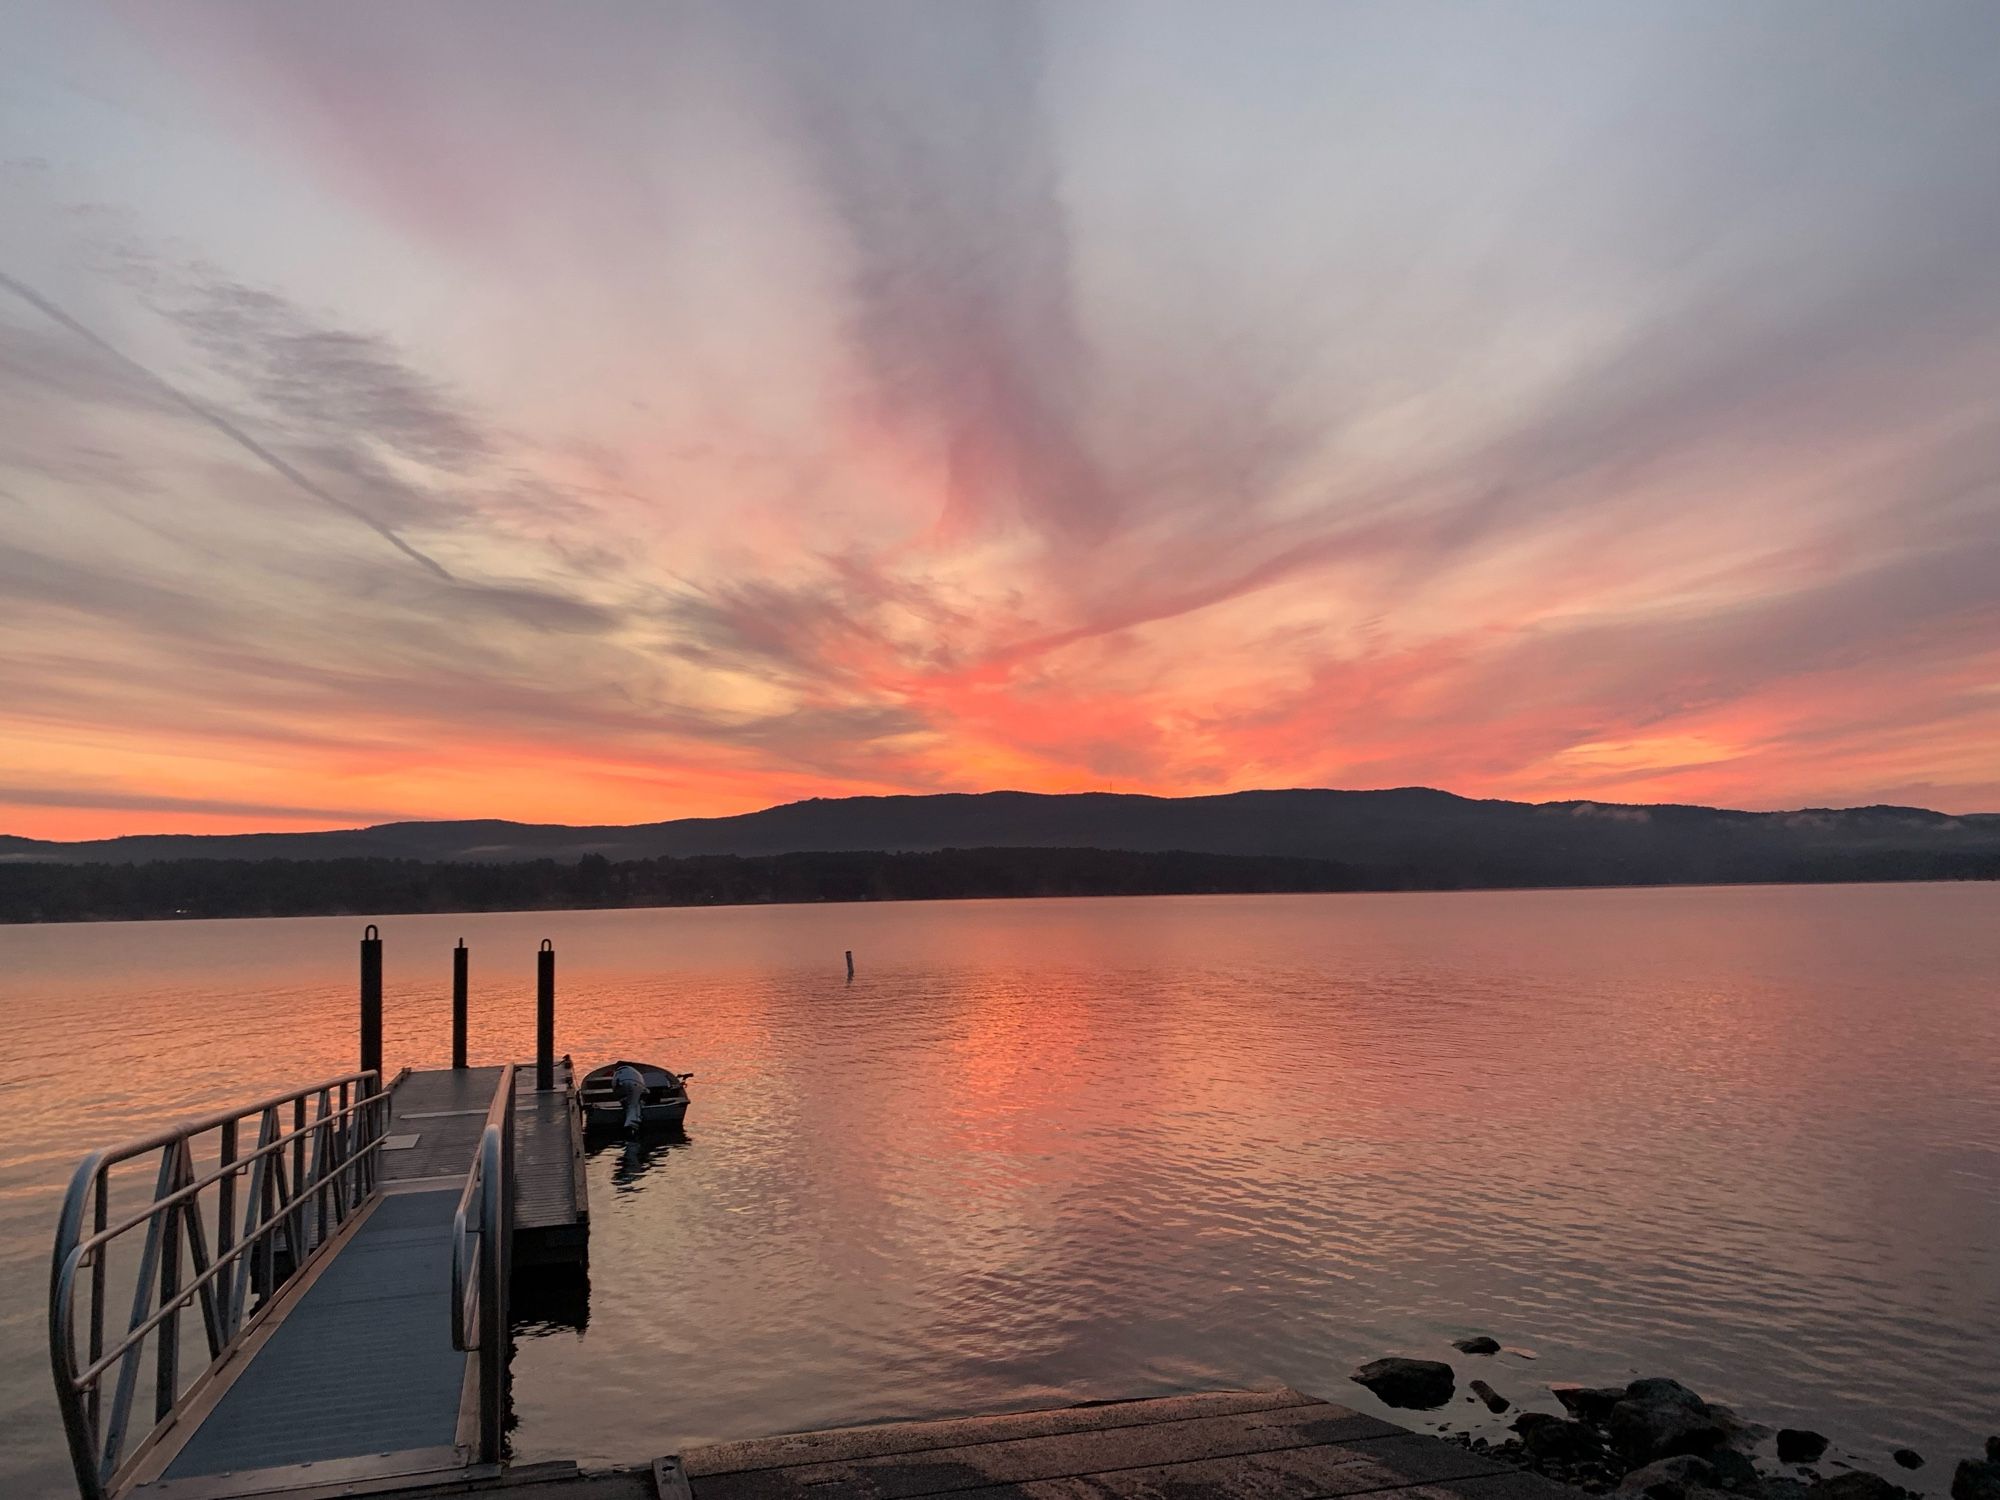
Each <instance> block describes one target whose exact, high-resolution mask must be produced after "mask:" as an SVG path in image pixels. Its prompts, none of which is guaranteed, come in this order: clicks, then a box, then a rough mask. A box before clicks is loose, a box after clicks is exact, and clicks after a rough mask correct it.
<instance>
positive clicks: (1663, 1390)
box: [1625, 1375, 1708, 1412]
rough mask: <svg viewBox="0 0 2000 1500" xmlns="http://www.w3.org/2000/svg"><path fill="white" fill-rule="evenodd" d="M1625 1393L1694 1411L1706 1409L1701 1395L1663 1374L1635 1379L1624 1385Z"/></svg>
mask: <svg viewBox="0 0 2000 1500" xmlns="http://www.w3.org/2000/svg"><path fill="white" fill-rule="evenodd" d="M1625 1394H1626V1395H1628V1396H1631V1397H1633V1398H1634V1399H1636V1400H1640V1401H1669V1402H1672V1403H1673V1404H1675V1405H1677V1406H1686V1407H1691V1408H1693V1409H1694V1410H1696V1411H1702V1412H1705V1411H1707V1410H1708V1403H1707V1402H1706V1401H1703V1400H1702V1399H1701V1397H1699V1396H1697V1395H1696V1394H1695V1393H1694V1392H1693V1391H1691V1390H1689V1389H1688V1388H1687V1387H1686V1386H1684V1385H1682V1384H1681V1383H1680V1382H1679V1381H1678V1380H1668V1379H1667V1378H1666V1377H1665V1376H1663V1375H1649V1376H1647V1377H1646V1378H1645V1379H1643V1380H1635V1381H1633V1382H1632V1383H1631V1384H1630V1385H1628V1386H1626V1387H1625Z"/></svg>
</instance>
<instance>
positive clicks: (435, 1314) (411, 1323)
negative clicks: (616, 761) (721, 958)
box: [132, 1059, 589, 1500]
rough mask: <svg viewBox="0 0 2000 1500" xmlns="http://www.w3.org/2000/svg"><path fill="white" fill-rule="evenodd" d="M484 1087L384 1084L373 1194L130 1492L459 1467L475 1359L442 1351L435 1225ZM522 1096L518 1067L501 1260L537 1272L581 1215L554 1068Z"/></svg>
mask: <svg viewBox="0 0 2000 1500" xmlns="http://www.w3.org/2000/svg"><path fill="white" fill-rule="evenodd" d="M502 1072H503V1070H502V1068H500V1067H485V1068H461V1069H438V1070H432V1071H424V1072H406V1073H404V1074H403V1075H402V1076H401V1077H399V1078H398V1079H397V1080H396V1081H395V1083H394V1085H393V1086H392V1088H391V1091H390V1107H389V1118H388V1124H387V1127H386V1132H385V1139H384V1141H383V1146H382V1152H381V1171H380V1182H381V1191H380V1193H379V1195H378V1196H377V1197H376V1198H375V1199H374V1200H373V1201H372V1202H370V1203H369V1204H367V1205H366V1206H365V1207H364V1208H363V1209H362V1211H361V1212H359V1213H358V1214H356V1215H355V1216H354V1217H353V1218H352V1219H350V1220H349V1222H348V1223H346V1224H345V1225H343V1226H342V1227H341V1230H340V1233H339V1234H338V1235H337V1236H336V1237H335V1239H334V1241H333V1242H331V1243H329V1245H328V1246H327V1248H326V1250H325V1252H324V1253H322V1254H321V1255H320V1256H319V1257H318V1258H317V1259H316V1260H315V1261H314V1263H313V1264H312V1265H311V1266H310V1267H309V1269H308V1270H307V1272H306V1273H305V1274H303V1275H301V1276H300V1277H298V1278H297V1279H295V1280H294V1281H293V1282H292V1283H291V1284H289V1285H287V1286H286V1288H285V1289H284V1291H283V1293H282V1294H281V1296H280V1298H279V1300H278V1302H277V1303H276V1304H275V1305H274V1306H273V1307H272V1309H271V1310H270V1312H269V1314H268V1315H267V1316H265V1317H264V1318H262V1319H261V1320H260V1323H259V1325H258V1327H257V1329H256V1331H255V1332H254V1333H253V1334H252V1335H251V1337H250V1338H249V1339H248V1340H246V1342H245V1344H244V1346H243V1348H242V1349H241V1350H240V1351H239V1352H238V1353H237V1354H236V1356H235V1357H234V1358H233V1359H232V1360H231V1361H230V1363H229V1365H228V1366H226V1367H225V1370H224V1372H223V1378H221V1379H219V1380H217V1381H216V1382H215V1383H214V1385H213V1386H212V1387H211V1388H210V1389H208V1390H207V1391H205V1392H203V1393H202V1396H201V1397H200V1399H198V1400H196V1401H194V1402H192V1403H191V1404H190V1405H189V1406H188V1408H187V1409H186V1410H185V1411H183V1412H181V1413H180V1414H178V1415H177V1417H176V1420H175V1423H174V1426H173V1429H172V1430H170V1431H169V1432H168V1433H167V1434H165V1435H164V1437H163V1440H162V1441H161V1442H160V1443H158V1444H157V1446H156V1447H155V1449H154V1450H153V1452H152V1454H151V1455H149V1461H148V1463H147V1464H146V1466H145V1468H144V1469H143V1470H142V1471H141V1472H140V1473H139V1474H138V1475H136V1476H135V1482H136V1486H137V1487H136V1489H135V1490H133V1491H132V1493H134V1494H135V1495H138V1496H143V1497H145V1500H225V1497H236V1496H246V1495H257V1494H276V1493H292V1492H297V1491H299V1490H301V1489H306V1490H315V1489H319V1488H321V1487H322V1486H323V1484H324V1483H325V1482H327V1481H329V1480H331V1479H334V1478H335V1477H338V1478H339V1479H340V1480H341V1481H342V1482H344V1483H361V1482H370V1481H373V1482H380V1481H384V1480H393V1481H394V1482H397V1483H411V1482H416V1481H417V1480H418V1479H419V1478H420V1477H422V1476H430V1477H441V1476H444V1475H453V1476H463V1475H464V1474H465V1473H466V1472H467V1471H468V1470H469V1469H471V1468H474V1467H476V1465H475V1461H474V1459H475V1428H476V1424H477V1420H478V1406H477V1401H476V1396H477V1391H478V1386H479V1370H478V1363H479V1360H480V1359H481V1358H483V1357H484V1351H475V1352H470V1353H468V1352H466V1351H464V1350H461V1349H459V1348H456V1347H454V1343H453V1337H452V1238H453V1218H454V1214H455V1212H456V1210H457V1207H458V1204H459V1200H460V1194H461V1192H462V1190H463V1189H464V1184H465V1180H466V1174H467V1171H468V1169H469V1168H470V1166H471V1163H472V1161H473V1157H474V1155H475V1153H476V1151H477V1149H478V1146H479V1141H480V1137H481V1133H482V1131H483V1129H484V1126H485V1124H486V1120H487V1115H488V1111H489V1108H490V1107H491V1106H492V1101H493V1098H494V1094H495V1090H496V1088H497V1087H498V1085H499V1084H500V1082H501V1078H502ZM534 1083H535V1069H534V1067H533V1066H532V1065H526V1066H523V1067H521V1068H519V1069H518V1071H517V1073H516V1090H517V1092H516V1095H515V1101H514V1132H515V1158H514V1186H515V1191H514V1249H515V1251H516V1253H517V1255H521V1256H523V1258H525V1259H528V1260H530V1261H531V1262H533V1263H537V1264H548V1263H550V1262H558V1261H564V1260H568V1261H580V1260H581V1259H582V1257H583V1255H584V1253H585V1247H586V1245H587V1242H588V1231H589V1206H588V1203H587V1201H586V1198H585V1190H584V1181H583V1173H582V1160H583V1139H582V1122H581V1116H580V1114H579V1113H578V1111H577V1106H576V1097H575V1089H574V1087H573V1079H572V1076H571V1071H570V1065H569V1062H568V1060H567V1059H564V1060H563V1061H562V1062H560V1063H558V1064H557V1065H556V1068H555V1085H556V1086H555V1088H554V1089H552V1090H549V1091H546V1092H537V1091H536V1090H535V1088H534ZM496 1357H498V1358H501V1359H505V1357H506V1350H505V1349H504V1347H503V1348H502V1349H500V1350H498V1351H497V1352H496Z"/></svg>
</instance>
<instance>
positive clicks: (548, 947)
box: [542, 938, 556, 953]
mask: <svg viewBox="0 0 2000 1500" xmlns="http://www.w3.org/2000/svg"><path fill="white" fill-rule="evenodd" d="M555 951H556V945H555V944H554V943H552V942H550V941H549V940H548V939H547V938H543V939H542V952H544V953H553V952H555Z"/></svg>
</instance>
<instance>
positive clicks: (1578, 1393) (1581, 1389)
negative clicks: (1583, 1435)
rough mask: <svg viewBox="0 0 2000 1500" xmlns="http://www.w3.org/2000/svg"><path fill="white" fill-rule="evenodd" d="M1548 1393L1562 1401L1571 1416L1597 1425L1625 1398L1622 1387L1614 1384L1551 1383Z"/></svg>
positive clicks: (1602, 1422) (1601, 1423)
mask: <svg viewBox="0 0 2000 1500" xmlns="http://www.w3.org/2000/svg"><path fill="white" fill-rule="evenodd" d="M1549 1394H1550V1395H1552V1396H1554V1397H1555V1398H1556V1400H1558V1401H1560V1402H1562V1404H1563V1410H1564V1411H1566V1412H1568V1413H1569V1414H1570V1415H1571V1416H1573V1417H1576V1418H1577V1419H1579V1420H1580V1421H1584V1422H1595V1423H1597V1424H1598V1425H1599V1426H1602V1425H1603V1424H1604V1422H1605V1421H1606V1419H1607V1418H1609V1417H1610V1415H1611V1408H1612V1407H1614V1406H1616V1405H1617V1404H1618V1403H1619V1402H1620V1401H1623V1400H1624V1399H1625V1391H1624V1388H1623V1387H1622V1386H1615V1385H1552V1386H1550V1387H1549Z"/></svg>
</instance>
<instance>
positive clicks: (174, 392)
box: [0, 271, 457, 582]
mask: <svg viewBox="0 0 2000 1500" xmlns="http://www.w3.org/2000/svg"><path fill="white" fill-rule="evenodd" d="M0 287H4V288H5V289H6V290H8V291H10V292H12V293H13V294H14V295H15V296H16V297H19V298H20V299H21V300H22V301H23V302H25V303H27V304H28V305H29V306H30V307H33V308H35V309H36V310H38V311H40V312H42V313H45V314H46V315H47V316H49V317H51V318H53V319H55V321H56V322H58V323H60V324H62V326H63V327H65V328H67V329H68V330H69V331H70V332H71V333H73V334H75V335H76V336H77V337H78V338H80V339H82V340H83V341H84V342H85V343H87V344H89V345H90V346H91V347H92V348H94V349H99V350H102V351H103V352H104V353H105V354H108V355H110V356H111V358H113V359H115V360H117V361H118V363H119V364H121V365H123V366H124V367H125V368H126V369H128V370H130V371H132V372H133V374H135V375H137V376H139V378H140V379H142V380H144V381H146V382H147V383H148V384H150V385H152V386H153V387H155V388H156V389H158V390H159V391H161V392H163V393H164V394H165V395H166V396H167V397H168V398H169V399H170V400H172V401H174V402H175V403H176V404H178V405H180V406H183V407H185V408H187V410H189V411H190V412H192V413H194V415H195V416H197V417H199V418H201V420H202V421H204V422H206V423H207V424H208V425H209V426H211V427H213V428H214V429H215V430H216V431H217V432H219V433H221V434H222V435H223V436H224V437H226V438H228V439H229V440H230V441H231V442H232V443H234V444H236V446H237V447H239V448H241V449H242V450H243V451H244V452H246V453H248V454H249V455H250V456H251V457H253V458H255V459H257V460H259V461H260V462H261V463H263V464H264V465H265V466H266V467H267V468H269V469H271V470H272V471H274V472H275V473H277V474H279V475H281V476H282V477H284V478H286V479H289V480H290V481H291V482H292V483H293V484H294V485H296V486H297V487H298V488H299V489H301V490H303V491H305V493H307V494H308V495H310V496H312V497H313V499H315V500H317V501H319V502H320V503H321V504H323V505H331V506H332V507H333V508H334V509H335V510H338V511H344V512H345V513H346V514H348V515H350V516H352V517H354V519H355V520H357V521H359V522H360V523H361V524H362V525H364V526H366V527H367V528H368V529H369V530H370V531H372V532H374V533H375V534H376V535H377V536H379V537H381V538H382V539H383V540H384V541H386V542H387V543H388V544H389V545H390V546H392V547H394V548H395V549H396V550H397V551H398V552H400V553H402V554H403V555H404V556H405V557H407V558H409V559H410V561H411V562H414V563H421V564H422V565H423V566H424V567H426V568H429V569H430V570H431V571H432V572H433V573H435V574H437V576H438V577H440V578H442V579H444V580H445V581H447V582H456V581H457V580H456V579H454V578H453V577H452V576H451V574H450V573H449V572H447V571H446V570H445V566H444V564H443V563H441V562H439V561H438V560H437V559H436V558H434V557H431V556H429V555H428V554H426V553H424V552H420V551H419V550H418V549H417V548H415V547H412V546H411V545H410V544H409V543H408V542H406V541H404V540H403V539H402V538H401V537H400V536H398V535H396V533H395V532H394V531H393V530H391V529H390V527H389V526H388V525H386V524H385V523H383V522H381V521H378V520H376V519H375V517H373V516H371V515H369V514H368V512H367V511H365V510H363V509H361V507H360V506H358V505H355V504H353V503H352V502H351V501H347V500H343V499H341V498H340V496H338V495H336V494H334V493H332V492H331V491H330V490H326V489H323V488H321V487H320V486H319V485H317V484H314V483H313V482H312V480H310V479H308V478H307V477H306V476H305V475H303V474H301V473H300V472H299V471H298V470H297V469H295V468H293V467H292V466H291V465H290V464H288V463H286V462H285V461H284V460H283V459H282V458H280V457H278V455H277V454H275V453H273V452H272V451H271V450H270V449H269V448H266V447H265V446H264V445H263V444H262V443H260V442H258V441H257V440H256V439H255V438H253V437H252V436H250V434H249V433H247V432H245V431H244V430H243V429H242V428H240V427H238V426H237V425H236V424H235V423H234V422H232V421H230V420H229V419H228V418H227V417H224V416H220V415H218V414H217V413H215V412H212V411H210V410H209V409H208V408H207V407H205V406H203V405H202V404H201V403H200V402H199V401H196V400H195V399H194V398H193V397H192V396H189V395H186V394H185V393H183V392H182V391H180V390H179V389H178V388H176V387H175V386H173V385H172V384H170V383H169V382H167V381H166V380H164V379H162V378H161V377H160V376H158V375H155V374H154V373H153V372H152V371H151V370H149V369H147V368H146V367H145V366H144V365H142V364H140V363H139V361H137V360H136V359H134V358H132V356H131V355H129V354H126V353H125V352H124V351H122V350H120V349H118V348H116V347H115V346H113V345H111V344H109V343H107V342H106V341H105V340H103V339H101V338H99V337H98V336H97V335H96V334H95V333H93V332H91V331H90V330H89V329H88V328H86V327H84V325H83V324H81V323H79V322H77V320H76V319H75V318H72V317H71V316H70V315H69V314H68V313H66V312H64V311H63V310H62V309H61V308H60V307H57V306H56V305H55V303H53V302H51V301H49V299H48V298H46V297H44V296H43V295H42V294H41V293H40V292H38V291H36V290H35V289H34V288H33V287H31V286H27V285H25V284H23V283H22V282H19V281H16V280H15V279H14V278H13V277H11V276H9V275H8V274H7V273H6V272H4V271H0Z"/></svg>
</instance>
